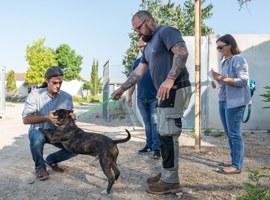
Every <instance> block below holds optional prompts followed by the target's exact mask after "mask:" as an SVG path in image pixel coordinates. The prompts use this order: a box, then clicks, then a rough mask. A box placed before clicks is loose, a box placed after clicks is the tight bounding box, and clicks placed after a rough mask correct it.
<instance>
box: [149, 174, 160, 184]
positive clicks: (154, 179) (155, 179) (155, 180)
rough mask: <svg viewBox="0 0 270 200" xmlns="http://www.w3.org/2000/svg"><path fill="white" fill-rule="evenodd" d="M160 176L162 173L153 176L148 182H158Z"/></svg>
mask: <svg viewBox="0 0 270 200" xmlns="http://www.w3.org/2000/svg"><path fill="white" fill-rule="evenodd" d="M160 177H161V173H158V175H156V176H154V177H151V178H148V179H147V181H146V182H147V184H153V183H156V182H158V181H159V180H160Z"/></svg>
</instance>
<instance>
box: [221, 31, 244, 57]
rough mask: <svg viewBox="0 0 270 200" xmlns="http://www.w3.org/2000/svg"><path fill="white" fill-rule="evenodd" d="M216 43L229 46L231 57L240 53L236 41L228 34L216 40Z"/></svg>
mask: <svg viewBox="0 0 270 200" xmlns="http://www.w3.org/2000/svg"><path fill="white" fill-rule="evenodd" d="M218 41H220V42H224V43H225V44H227V45H231V53H232V55H237V54H239V53H241V51H240V49H239V48H238V46H237V43H236V40H235V39H234V37H233V36H232V35H230V34H226V35H223V36H221V37H220V38H218V39H217V41H216V43H217V42H218Z"/></svg>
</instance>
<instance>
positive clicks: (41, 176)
mask: <svg viewBox="0 0 270 200" xmlns="http://www.w3.org/2000/svg"><path fill="white" fill-rule="evenodd" d="M36 176H37V178H38V179H39V180H45V179H47V178H49V173H48V172H47V170H46V167H42V168H40V169H37V170H36Z"/></svg>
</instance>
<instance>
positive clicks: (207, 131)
mask: <svg viewBox="0 0 270 200" xmlns="http://www.w3.org/2000/svg"><path fill="white" fill-rule="evenodd" d="M203 133H204V135H210V134H211V133H212V131H211V129H209V128H207V129H204V131H203Z"/></svg>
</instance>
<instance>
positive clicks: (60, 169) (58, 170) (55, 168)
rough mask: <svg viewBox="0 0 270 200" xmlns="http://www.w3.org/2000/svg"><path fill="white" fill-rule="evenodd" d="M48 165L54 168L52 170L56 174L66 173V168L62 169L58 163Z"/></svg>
mask: <svg viewBox="0 0 270 200" xmlns="http://www.w3.org/2000/svg"><path fill="white" fill-rule="evenodd" d="M47 165H49V166H50V167H51V168H52V170H53V171H55V172H61V173H64V171H65V168H63V167H60V166H59V165H58V164H57V163H51V164H47Z"/></svg>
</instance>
